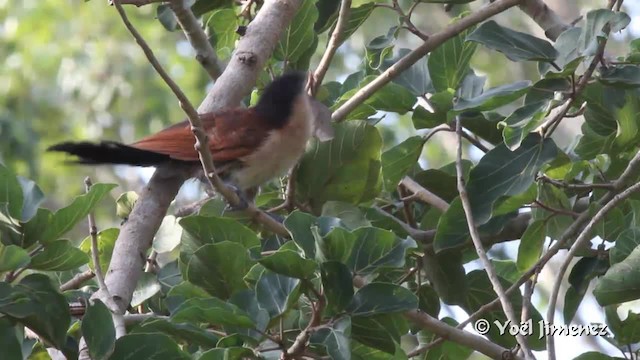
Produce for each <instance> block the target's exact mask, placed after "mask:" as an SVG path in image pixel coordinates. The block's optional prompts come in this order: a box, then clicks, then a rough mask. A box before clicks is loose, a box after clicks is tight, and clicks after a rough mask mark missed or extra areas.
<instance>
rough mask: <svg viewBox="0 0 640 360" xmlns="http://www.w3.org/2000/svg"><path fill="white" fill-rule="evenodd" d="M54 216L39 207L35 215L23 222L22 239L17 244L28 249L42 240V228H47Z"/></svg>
mask: <svg viewBox="0 0 640 360" xmlns="http://www.w3.org/2000/svg"><path fill="white" fill-rule="evenodd" d="M0 205H2V204H0ZM0 216H1V214H0ZM52 218H53V214H52V213H51V211H49V210H47V209H44V208H39V209H38V211H37V212H36V215H35V216H34V217H32V218H31V219H29V221H27V222H26V223H23V224H22V241H21V242H20V243H18V244H16V245H19V246H20V247H22V248H25V249H26V248H28V247H30V246H31V245H33V244H35V243H36V242H38V241H40V239H41V235H42V231H43V230H42V229H46V228H47V227H48V226H49V224H50V223H51V219H52ZM0 226H1V225H0Z"/></svg>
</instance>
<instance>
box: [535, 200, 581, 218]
mask: <svg viewBox="0 0 640 360" xmlns="http://www.w3.org/2000/svg"><path fill="white" fill-rule="evenodd" d="M531 207H538V208H541V209H544V210H547V211H549V212H552V213H554V214H559V215H567V216H571V217H572V218H574V219H575V218H577V217H578V216H580V214H579V213H577V212H575V211H571V210H567V209H558V208H554V207H552V206H549V205H547V204H545V203H543V202H541V201H540V200H534V201H533V204H532V206H531Z"/></svg>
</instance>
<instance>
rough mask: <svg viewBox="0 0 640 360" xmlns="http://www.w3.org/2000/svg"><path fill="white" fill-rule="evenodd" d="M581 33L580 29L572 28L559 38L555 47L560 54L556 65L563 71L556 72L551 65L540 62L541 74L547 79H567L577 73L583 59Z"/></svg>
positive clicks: (555, 62)
mask: <svg viewBox="0 0 640 360" xmlns="http://www.w3.org/2000/svg"><path fill="white" fill-rule="evenodd" d="M581 32H582V31H581V29H580V28H579V27H571V28H569V29H567V30H565V31H564V32H563V33H562V34H560V36H558V38H557V39H556V42H555V44H554V45H553V47H554V48H555V49H556V51H557V52H558V56H557V57H556V60H555V61H554V64H556V66H558V68H560V69H562V70H560V71H558V72H554V71H555V70H556V69H554V67H553V66H552V65H551V64H550V63H547V62H540V63H538V69H539V70H540V74H543V75H545V77H547V78H553V77H559V78H566V77H567V76H570V75H572V74H574V73H575V71H576V69H577V68H578V66H579V65H580V63H581V62H582V59H583V56H581V55H580V49H579V47H580V36H581V35H580V34H581Z"/></svg>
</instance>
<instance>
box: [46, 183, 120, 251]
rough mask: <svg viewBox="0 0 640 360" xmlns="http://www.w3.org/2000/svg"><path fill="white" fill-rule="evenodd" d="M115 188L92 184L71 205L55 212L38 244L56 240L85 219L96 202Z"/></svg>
mask: <svg viewBox="0 0 640 360" xmlns="http://www.w3.org/2000/svg"><path fill="white" fill-rule="evenodd" d="M116 186H117V185H115V184H94V185H93V186H91V189H90V190H89V192H88V193H86V194H83V195H80V196H77V197H76V198H75V199H74V200H73V202H72V203H71V205H69V206H67V207H65V208H62V209H60V210H58V211H56V212H55V214H53V217H52V218H51V222H50V224H49V226H48V227H47V228H46V229H45V230H44V233H43V234H42V237H41V238H40V242H41V243H43V244H47V243H49V242H51V241H54V240H58V239H59V238H60V237H61V236H62V235H64V234H66V233H67V231H69V230H71V229H72V228H73V227H74V226H75V225H76V224H77V223H78V222H80V221H81V220H83V219H85V218H86V216H87V215H88V214H89V213H90V212H91V211H92V210H93V209H94V208H95V207H96V206H97V205H98V202H100V200H102V198H103V197H104V196H105V195H107V194H108V193H109V191H111V189H113V188H115V187H116Z"/></svg>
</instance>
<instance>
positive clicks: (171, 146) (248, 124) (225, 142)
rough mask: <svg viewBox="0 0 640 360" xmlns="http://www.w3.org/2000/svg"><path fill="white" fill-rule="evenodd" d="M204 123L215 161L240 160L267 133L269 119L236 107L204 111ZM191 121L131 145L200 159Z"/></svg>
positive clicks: (180, 158)
mask: <svg viewBox="0 0 640 360" xmlns="http://www.w3.org/2000/svg"><path fill="white" fill-rule="evenodd" d="M201 121H202V126H203V127H204V130H205V131H206V132H207V135H208V136H209V150H210V151H211V155H212V157H213V160H214V161H215V162H227V161H233V160H238V159H240V158H242V157H244V156H247V155H249V154H251V153H252V152H253V151H254V150H255V149H256V148H257V147H259V146H260V144H261V143H262V141H263V140H264V139H265V137H266V136H267V135H268V132H269V130H270V129H269V128H268V122H266V121H263V120H262V119H260V118H259V117H258V115H257V113H256V112H255V110H253V109H235V110H229V111H224V112H219V113H207V114H202V115H201ZM194 143H195V139H194V137H193V134H192V133H191V126H190V125H189V122H187V121H183V122H181V123H178V124H175V125H173V126H170V127H168V128H166V129H164V130H162V131H160V132H158V133H156V134H154V135H151V136H149V137H146V138H144V139H142V140H140V141H137V142H135V143H133V144H131V146H133V147H135V148H138V149H142V150H148V151H153V152H157V153H160V154H165V155H169V156H170V157H171V158H173V159H176V160H183V161H197V160H198V153H197V152H196V151H195V149H194V147H193V145H194Z"/></svg>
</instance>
